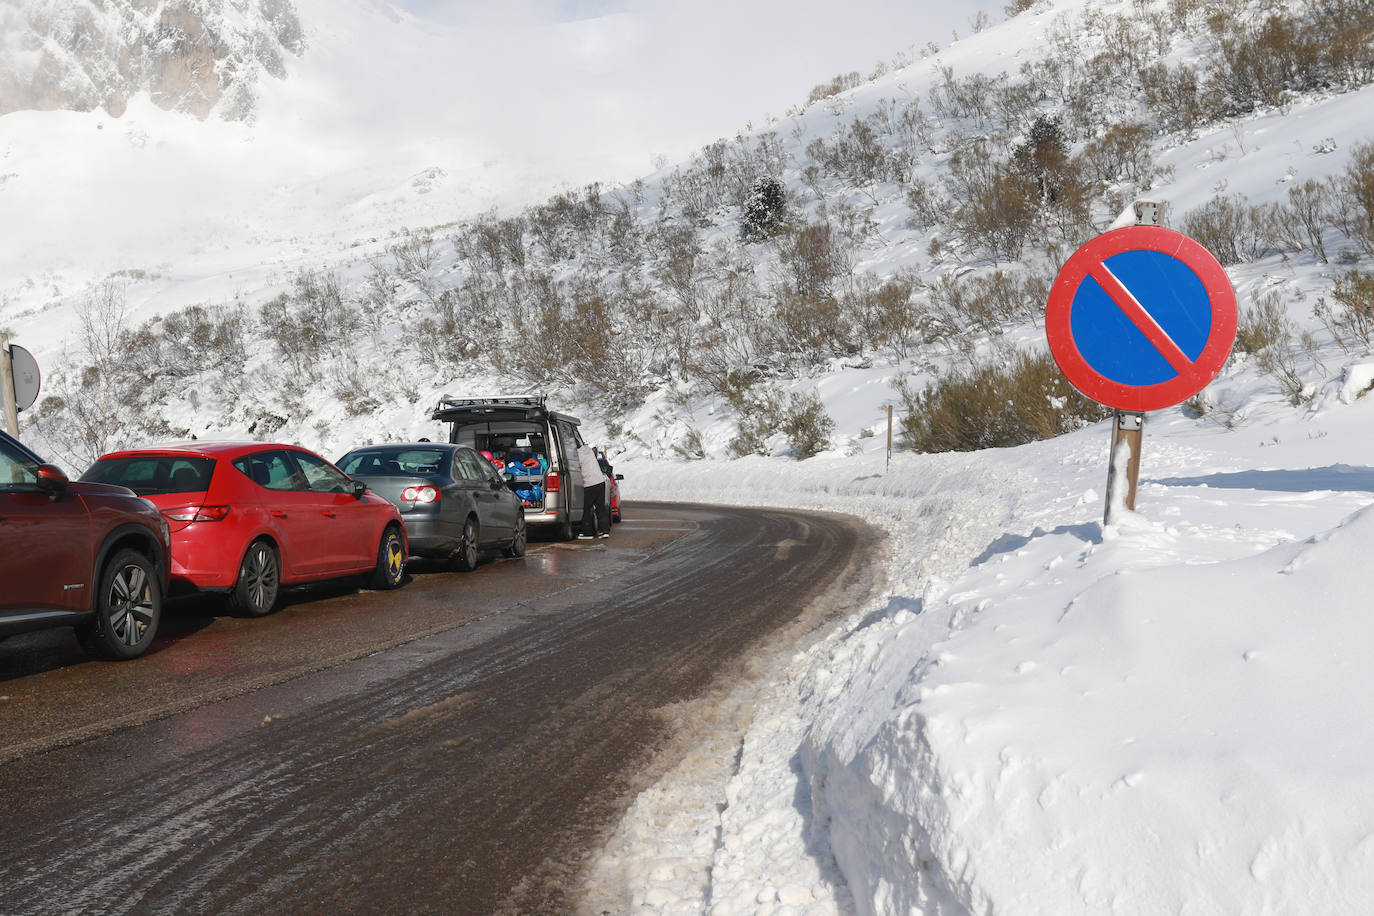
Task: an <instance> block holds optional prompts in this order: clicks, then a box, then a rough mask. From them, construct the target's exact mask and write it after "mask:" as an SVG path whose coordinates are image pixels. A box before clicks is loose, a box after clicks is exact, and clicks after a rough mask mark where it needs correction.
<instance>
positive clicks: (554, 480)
mask: <svg viewBox="0 0 1374 916" xmlns="http://www.w3.org/2000/svg"><path fill="white" fill-rule="evenodd" d="M562 489H563V481H562V480H560V479H559V477H558V472H557V471H555V470H554V469H553V468H549V473H548V475H547V476H545V478H544V492H545V493H558V492H560V491H562Z"/></svg>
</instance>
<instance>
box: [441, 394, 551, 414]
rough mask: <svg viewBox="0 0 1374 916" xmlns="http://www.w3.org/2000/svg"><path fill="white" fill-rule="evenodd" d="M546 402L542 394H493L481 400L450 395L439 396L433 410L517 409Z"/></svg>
mask: <svg viewBox="0 0 1374 916" xmlns="http://www.w3.org/2000/svg"><path fill="white" fill-rule="evenodd" d="M547 402H548V395H544V394H494V395H490V396H488V397H482V398H455V397H452V396H451V395H447V394H444V395H440V396H439V406H438V407H436V408H434V409H435V410H436V411H437V410H443V409H444V408H445V407H473V406H476V405H478V404H492V405H499V404H508V405H511V406H517V407H544V406H545V405H546V404H547Z"/></svg>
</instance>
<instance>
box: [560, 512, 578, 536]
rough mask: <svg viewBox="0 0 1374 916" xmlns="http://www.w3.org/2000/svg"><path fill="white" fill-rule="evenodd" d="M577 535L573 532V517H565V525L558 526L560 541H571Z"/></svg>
mask: <svg viewBox="0 0 1374 916" xmlns="http://www.w3.org/2000/svg"><path fill="white" fill-rule="evenodd" d="M574 537H576V534H575V533H574V532H573V523H572V516H571V515H565V516H563V523H562V524H561V525H559V526H558V539H559V540H560V541H571V540H572V539H573V538H574Z"/></svg>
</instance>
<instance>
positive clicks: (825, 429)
mask: <svg viewBox="0 0 1374 916" xmlns="http://www.w3.org/2000/svg"><path fill="white" fill-rule="evenodd" d="M782 431H783V433H784V434H785V435H786V436H787V445H788V448H789V450H790V451H791V452H792V457H793V458H795V459H797V460H798V461H804V460H806V459H807V458H811V457H814V456H816V455H818V454H820V453H821V452H823V451H825V450H826V448H828V447H829V446H830V436H831V435H833V434H834V432H835V421H834V420H833V419H832V418H831V416H830V414H828V413H826V411H825V405H824V404H822V403H821V399H820V397H819V396H818V395H816V394H815V393H814V392H812V393H810V394H799V393H797V392H793V393H792V395H791V397H790V398H788V401H787V408H786V410H785V411H784V413H783V416H782Z"/></svg>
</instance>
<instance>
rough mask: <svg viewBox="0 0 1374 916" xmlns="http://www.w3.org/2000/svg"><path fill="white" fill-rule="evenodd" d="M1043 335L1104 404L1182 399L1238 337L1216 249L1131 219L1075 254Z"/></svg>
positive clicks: (1149, 404) (1148, 404) (1053, 297)
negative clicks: (1210, 249) (1215, 252)
mask: <svg viewBox="0 0 1374 916" xmlns="http://www.w3.org/2000/svg"><path fill="white" fill-rule="evenodd" d="M1045 336H1046V337H1047V338H1048V340H1049V345H1050V353H1051V355H1052V356H1053V357H1054V361H1055V362H1056V363H1058V364H1059V368H1060V370H1061V371H1062V372H1063V373H1064V376H1065V378H1067V379H1068V380H1069V382H1070V383H1071V384H1072V385H1073V386H1074V387H1075V388H1077V389H1078V390H1079V391H1081V392H1083V394H1084V395H1086V396H1087V397H1090V398H1092V399H1093V400H1094V401H1097V402H1099V403H1101V404H1105V405H1107V406H1108V407H1114V408H1116V409H1118V410H1127V411H1135V412H1143V411H1147V410H1158V409H1160V408H1163V407H1171V406H1173V405H1174V404H1178V403H1181V402H1183V401H1186V400H1187V399H1188V398H1190V397H1192V396H1193V395H1195V394H1197V393H1198V392H1199V391H1201V390H1202V389H1203V388H1205V387H1206V386H1207V384H1208V383H1209V382H1211V381H1212V379H1214V378H1216V376H1217V373H1218V372H1220V371H1221V367H1222V366H1223V365H1225V363H1226V358H1227V357H1228V356H1229V355H1230V354H1231V345H1232V344H1233V343H1235V339H1236V293H1235V290H1234V289H1233V288H1232V286H1231V280H1230V278H1229V277H1227V276H1226V270H1225V269H1224V268H1223V267H1222V266H1221V263H1220V262H1219V261H1217V259H1216V258H1215V257H1213V256H1212V253H1211V252H1209V251H1208V250H1207V249H1206V248H1204V247H1202V245H1201V244H1199V243H1198V242H1196V241H1194V240H1193V239H1191V238H1189V237H1188V236H1186V235H1183V234H1182V233H1178V232H1174V231H1173V230H1171V229H1164V228H1162V227H1159V226H1127V227H1125V228H1122V229H1114V230H1112V231H1111V232H1107V233H1104V234H1102V235H1099V236H1098V237H1097V238H1095V239H1092V240H1091V241H1089V242H1087V243H1086V244H1084V245H1083V247H1082V248H1079V249H1078V250H1077V251H1076V252H1074V253H1073V256H1072V257H1070V258H1069V260H1068V261H1067V262H1065V264H1064V267H1063V268H1062V269H1061V270H1060V271H1059V275H1058V276H1057V277H1056V278H1055V280H1054V286H1053V287H1052V288H1051V290H1050V298H1049V303H1048V304H1047V305H1046V307H1045Z"/></svg>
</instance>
